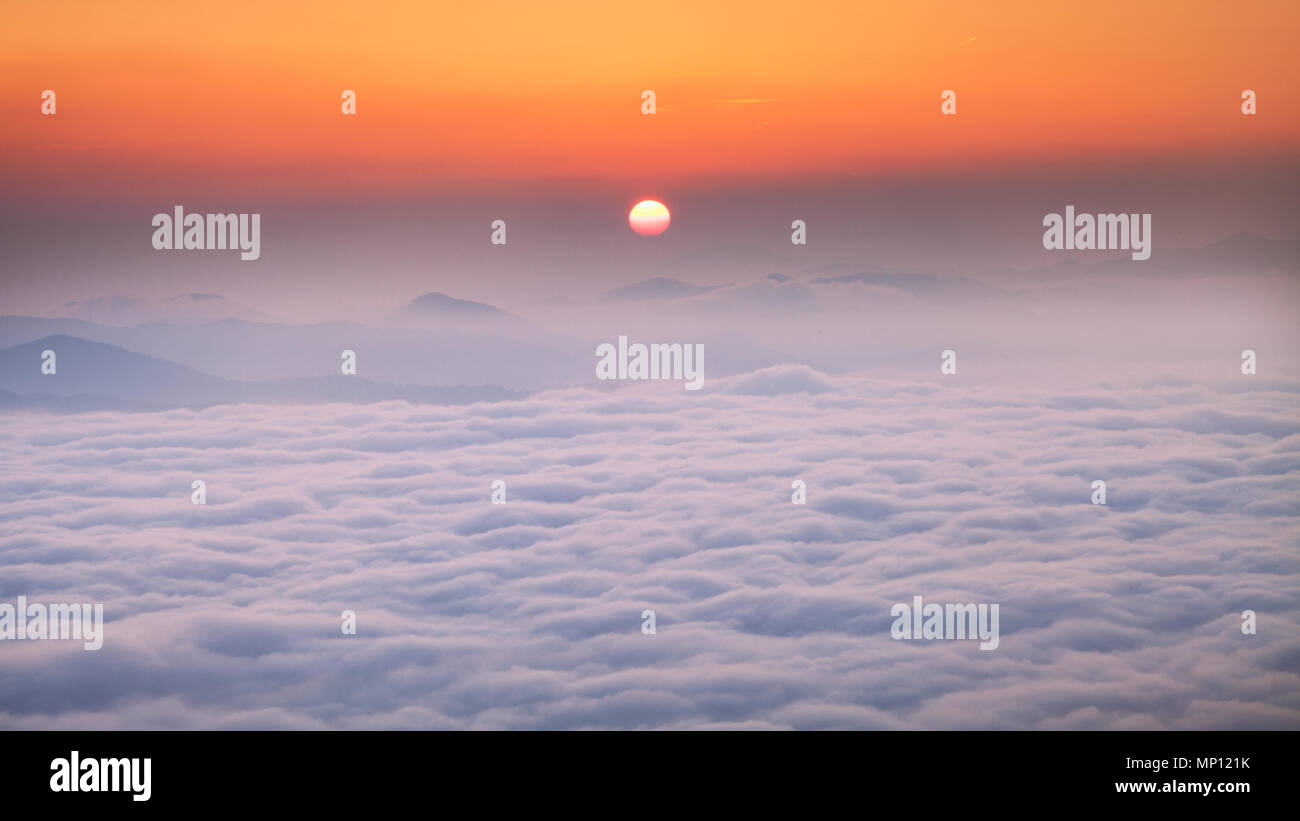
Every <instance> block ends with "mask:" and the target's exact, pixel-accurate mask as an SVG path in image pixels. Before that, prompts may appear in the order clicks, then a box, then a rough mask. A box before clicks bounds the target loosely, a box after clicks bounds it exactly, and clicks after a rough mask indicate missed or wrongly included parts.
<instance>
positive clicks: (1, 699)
mask: <svg viewBox="0 0 1300 821" xmlns="http://www.w3.org/2000/svg"><path fill="white" fill-rule="evenodd" d="M936 370H937V366H936ZM1298 405H1300V381H1294V380H1286V379H1272V380H1270V379H1267V378H1265V377H1263V376H1260V377H1242V376H1237V377H1236V378H1235V379H1226V380H1223V381H1221V382H1217V383H1214V382H1204V381H1193V380H1182V379H1148V380H1145V381H1144V380H1136V381H1132V382H1130V383H1126V384H1123V385H1118V384H1111V385H1097V384H1094V385H1091V386H1089V387H1087V388H1086V389H1085V388H1073V389H1059V390H1058V389H1050V388H1046V387H1035V386H1033V385H1032V384H1030V385H1026V386H1024V387H1020V388H1010V387H998V388H990V387H989V385H987V384H975V383H974V382H971V381H961V382H958V381H956V380H953V381H952V382H950V383H944V382H941V381H939V380H938V377H937V375H936V377H935V379H931V380H929V381H924V382H922V381H906V380H900V381H879V380H867V379H862V378H856V377H852V376H830V375H827V374H823V373H820V372H817V371H814V370H812V369H810V368H806V367H798V366H778V367H773V368H767V369H764V370H761V371H758V372H755V373H748V374H742V375H738V376H733V377H728V378H726V379H714V380H711V381H710V382H709V383H708V384H707V386H706V389H705V390H704V391H701V392H698V393H694V392H685V391H683V390H682V389H681V385H680V383H676V382H674V383H665V384H662V385H659V384H654V385H646V384H642V385H631V386H624V387H619V388H615V389H608V388H601V389H595V388H572V389H565V390H554V391H547V392H541V393H537V394H534V395H532V396H530V397H528V398H525V399H522V400H519V401H509V402H498V403H480V404H475V405H471V406H468V407H464V406H459V407H445V406H438V405H415V404H409V403H406V402H385V403H377V404H370V405H347V404H323V405H310V406H306V405H299V406H266V405H249V404H243V405H219V406H215V407H210V408H207V409H203V410H173V411H164V412H149V413H121V412H86V413H78V414H49V413H43V412H26V411H24V412H12V413H6V414H5V415H4V416H3V421H4V424H3V426H0V601H6V602H13V601H14V600H15V599H16V597H18V596H19V595H25V596H27V597H28V598H29V599H30V600H33V601H46V602H65V601H66V602H74V601H82V602H102V603H104V605H105V607H104V612H105V618H106V625H105V639H104V645H103V649H102V650H99V651H98V652H85V651H83V650H82V649H81V644H80V643H79V642H66V641H64V642H61V641H4V642H0V727H3V728H6V729H22V728H39V729H48V728H66V729H80V728H141V729H143V728H484V729H489V728H701V727H713V728H813V729H818V728H846V729H849V728H861V729H870V728H883V729H893V728H917V729H921V728H936V729H937V728H956V729H961V728H989V727H991V728H1044V729H1050V728H1075V729H1100V728H1117V729H1148V728H1151V729H1155V728H1184V729H1185V728H1212V729H1228V728H1243V729H1245V728H1252V729H1277V728H1292V729H1300V552H1298V551H1297V547H1298V546H1300V415H1298V414H1297V407H1298ZM194 479H202V480H204V481H205V482H206V484H207V504H206V505H205V506H199V505H193V504H191V501H190V494H191V489H190V488H191V482H192V481H193V480H194ZM495 479H502V480H504V481H505V482H506V483H507V493H508V502H507V503H506V504H504V505H492V504H490V503H489V497H490V492H491V491H490V485H491V482H492V481H493V480H495ZM795 479H802V480H804V481H805V482H806V483H807V488H808V503H807V505H806V506H799V505H794V504H791V500H790V494H791V489H790V485H791V482H792V481H793V480H795ZM1094 479H1104V480H1106V482H1107V485H1108V488H1107V496H1108V499H1107V501H1108V504H1107V505H1106V506H1104V507H1103V506H1099V505H1093V504H1091V503H1090V497H1091V493H1092V490H1091V483H1092V481H1093V480H1094ZM917 594H919V595H922V596H923V597H924V598H925V600H926V601H927V602H995V603H999V604H1000V607H1001V619H1000V625H1001V639H1000V645H999V647H998V649H997V650H995V651H981V650H980V649H979V647H978V643H977V642H972V641H895V640H893V639H891V637H890V630H889V628H890V624H891V622H892V618H891V617H890V607H891V605H892V604H893V603H895V602H905V603H910V602H911V600H912V596H913V595H917ZM645 609H653V610H655V611H656V613H657V623H658V624H657V628H658V629H657V634H655V635H644V634H643V633H642V631H641V623H642V621H641V613H642V611H643V610H645ZM1246 609H1251V610H1254V611H1256V613H1257V614H1258V634H1257V635H1253V636H1247V635H1243V633H1242V631H1241V611H1243V610H1246ZM344 610H354V611H356V613H357V620H358V635H356V636H344V635H342V632H341V630H340V625H341V619H340V614H341V612H342V611H344Z"/></svg>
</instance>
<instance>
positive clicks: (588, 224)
mask: <svg viewBox="0 0 1300 821" xmlns="http://www.w3.org/2000/svg"><path fill="white" fill-rule="evenodd" d="M295 5H297V4H289V3H280V2H265V1H264V0H256V1H255V2H243V0H235V1H234V2H229V3H224V4H222V5H221V6H219V7H206V8H191V7H187V6H184V5H180V4H174V3H171V2H131V3H125V4H113V5H111V6H109V5H105V4H102V3H97V2H85V3H60V4H57V5H56V6H49V5H46V4H42V5H40V6H30V5H29V6H23V7H17V8H13V9H11V10H8V11H7V15H8V20H7V23H6V26H5V27H4V29H3V31H0V121H3V123H4V128H3V129H2V130H0V192H3V202H4V205H3V209H4V213H3V215H2V216H4V217H5V219H4V222H5V224H6V226H7V228H6V229H0V231H2V232H3V233H0V241H3V246H4V248H5V249H6V250H4V251H0V253H2V254H4V257H5V259H3V260H0V261H3V262H4V267H5V274H4V281H3V286H4V289H5V296H6V297H8V299H9V301H11V302H13V303H16V304H19V305H20V306H21V307H23V308H24V309H25V310H34V309H35V306H36V305H37V303H40V302H41V301H42V300H44V301H45V302H49V301H53V300H57V299H62V298H65V297H66V298H69V299H70V298H76V297H84V296H88V295H92V293H98V294H102V293H112V292H115V291H120V290H123V289H126V288H127V287H128V286H130V285H132V284H133V282H135V281H136V280H133V279H132V278H133V277H144V278H143V279H141V280H139V281H138V282H139V283H140V284H143V285H145V286H146V288H152V287H153V283H152V282H151V281H149V279H148V274H147V272H148V271H149V270H150V269H156V268H158V267H159V266H161V265H163V264H164V263H163V261H162V260H159V259H154V258H153V257H151V256H149V255H148V254H147V251H148V246H147V245H144V244H141V242H140V241H139V237H140V236H146V237H147V234H141V233H140V230H139V229H138V225H139V224H140V222H141V221H142V220H143V221H144V223H145V224H146V225H147V223H148V219H149V216H150V215H152V214H153V213H156V212H158V211H162V210H170V208H171V206H172V205H173V204H175V203H182V204H185V205H186V206H187V207H188V208H191V209H192V210H202V211H211V210H235V211H241V212H245V211H247V212H251V211H261V212H264V213H268V214H275V213H276V210H277V207H279V208H281V209H282V211H283V216H282V217H281V218H279V219H278V220H276V219H274V218H272V217H268V218H267V224H266V228H265V229H264V231H266V232H268V234H269V235H268V236H267V237H265V239H264V246H265V247H266V250H265V254H266V256H265V258H264V259H265V261H264V262H263V263H262V264H261V265H260V266H259V268H258V276H259V277H262V278H266V277H267V276H268V272H271V273H273V274H274V282H273V283H270V284H268V286H267V287H268V288H270V289H271V290H272V291H274V290H275V289H276V288H277V287H279V288H281V289H282V290H284V291H285V292H286V293H287V292H292V291H297V292H301V291H302V290H303V289H304V287H305V286H306V285H307V283H308V274H306V273H303V272H304V271H306V270H308V269H310V271H311V274H310V277H311V282H312V283H319V282H320V281H321V278H322V277H324V278H325V279H326V280H328V279H331V278H333V279H337V280H338V281H339V282H340V283H344V284H346V282H347V281H349V280H348V277H350V276H352V275H353V274H354V273H355V265H356V264H357V260H361V261H364V263H365V264H366V265H367V266H368V267H369V268H370V269H371V270H370V271H369V274H370V275H372V276H374V275H384V272H389V271H391V272H398V271H400V269H403V268H411V269H413V270H416V271H417V272H419V277H405V278H404V277H402V276H401V275H400V274H399V273H394V274H393V276H394V277H395V279H393V288H392V290H393V291H394V293H395V295H396V296H397V297H401V298H409V297H410V296H413V295H414V294H415V293H419V292H422V291H427V290H434V289H439V290H447V291H453V292H456V291H459V292H460V293H459V294H458V295H461V294H463V295H466V296H471V297H475V298H481V299H487V300H489V301H490V299H491V297H492V295H493V293H494V292H496V291H499V290H501V289H502V288H503V287H509V288H511V289H514V288H516V287H517V286H520V285H526V286H527V287H526V288H525V290H530V289H531V295H534V296H537V297H543V296H545V295H546V294H548V293H553V292H565V290H566V288H574V287H585V286H586V285H588V284H592V283H594V282H595V281H597V280H598V281H599V283H600V284H602V285H617V284H622V283H623V282H626V281H630V280H631V279H635V278H637V277H639V276H641V275H644V274H645V273H647V271H649V273H653V270H650V269H653V268H654V267H655V266H657V265H659V264H660V263H661V262H662V259H661V257H662V258H672V257H676V256H679V255H682V254H692V253H699V252H700V251H701V250H703V249H709V248H714V249H716V248H718V247H726V246H727V244H728V243H736V242H740V243H762V242H771V243H776V242H778V241H780V240H782V239H783V238H786V237H788V230H789V229H788V225H789V219H790V215H791V212H792V211H794V210H796V209H799V208H802V209H803V210H802V211H801V212H799V213H798V216H804V215H805V214H810V213H811V214H813V215H814V217H815V218H816V219H817V220H819V221H818V222H817V223H816V224H814V225H813V232H812V238H813V240H814V245H816V241H818V240H820V241H822V242H831V243H834V244H833V245H822V246H821V247H820V248H817V249H811V250H812V253H820V254H823V255H824V257H823V259H824V260H830V259H845V258H852V259H855V260H860V261H862V262H882V263H888V264H899V265H902V264H913V265H927V264H928V265H955V264H958V263H963V264H970V262H971V261H972V260H977V261H986V262H988V263H989V264H994V263H1002V262H1017V261H1023V260H1022V258H1021V257H1022V256H1023V252H1025V251H1033V250H1034V246H1035V245H1036V244H1037V236H1038V228H1037V222H1038V219H1040V218H1041V214H1042V213H1044V212H1045V210H1056V209H1060V208H1061V207H1063V206H1064V204H1066V202H1069V201H1072V200H1077V199H1086V197H1087V196H1088V194H1089V193H1090V192H1095V193H1096V196H1095V207H1097V208H1099V209H1106V210H1129V211H1137V210H1151V208H1155V207H1162V204H1165V203H1167V206H1168V207H1167V208H1166V209H1165V210H1164V212H1163V213H1162V214H1161V215H1160V216H1159V217H1158V219H1157V224H1158V225H1160V226H1161V230H1160V232H1159V234H1158V235H1157V239H1156V243H1157V246H1158V247H1159V246H1160V245H1162V244H1165V245H1168V244H1175V245H1179V244H1181V245H1195V244H1204V243H1206V242H1210V241H1213V240H1216V239H1219V238H1221V237H1223V236H1226V235H1228V234H1231V233H1235V232H1236V231H1240V230H1254V231H1256V232H1258V233H1264V234H1270V235H1274V236H1283V235H1290V234H1291V233H1292V232H1293V231H1294V227H1295V221H1294V214H1295V205H1296V199H1295V195H1294V189H1295V185H1294V181H1295V179H1296V177H1297V169H1298V168H1300V163H1297V156H1296V150H1295V147H1296V145H1297V135H1298V133H1300V116H1298V114H1297V112H1298V111H1300V106H1298V105H1297V102H1298V100H1297V91H1296V89H1297V82H1296V80H1297V71H1296V67H1295V61H1294V59H1292V57H1291V49H1292V47H1293V43H1294V39H1295V34H1296V31H1297V21H1298V19H1300V11H1297V7H1296V5H1295V4H1294V3H1290V2H1276V3H1273V2H1258V3H1247V4H1232V5H1227V4H1221V3H1205V2H1192V3H1188V2H1181V1H1180V2H1148V3H1142V4H1140V8H1139V7H1135V4H1132V3H1130V2H1098V3H1088V4H1064V3H1043V2H1007V3H999V4H996V5H995V6H994V7H992V8H990V7H986V5H984V4H982V5H981V6H980V7H976V6H974V5H972V4H965V3H927V4H902V5H901V6H900V4H893V3H889V4H883V3H882V4H875V3H870V4H868V3H861V2H846V3H828V2H815V3H804V4H795V5H793V6H792V5H791V4H788V3H774V2H752V1H751V0H747V1H746V2H735V3H732V2H716V3H707V4H703V5H701V4H699V3H693V2H692V3H671V2H670V3H658V4H654V5H646V4H626V5H623V6H616V5H611V4H608V3H604V2H591V3H565V4H564V10H563V11H562V12H561V11H558V10H557V9H555V8H554V7H552V6H549V5H538V4H531V3H517V2H513V3H490V2H489V3H473V4H451V3H442V4H430V3H422V2H411V3H385V4H375V5H374V6H372V7H367V8H366V9H365V10H364V12H362V11H358V10H357V9H356V7H355V5H354V4H351V3H335V2H320V3H313V4H312V5H311V7H310V11H307V12H304V11H302V10H301V9H300V8H295ZM46 88H51V89H54V90H56V92H57V93H58V106H59V109H58V114H57V116H54V117H47V116H42V115H41V114H40V111H39V105H40V92H41V91H42V90H43V89H46ZM345 88H348V89H354V90H355V91H356V92H357V94H358V115H357V116H356V117H344V116H342V115H341V114H340V112H339V103H340V98H339V95H340V92H341V91H342V90H343V89H345ZM646 88H650V89H654V90H655V91H656V92H657V94H658V107H659V108H658V114H656V115H655V116H653V117H648V116H644V115H642V114H641V113H640V93H641V91H642V90H643V89H646ZM948 88H951V89H954V90H956V91H957V93H958V116H956V117H943V116H940V114H939V95H940V92H941V91H942V90H944V89H948ZM1244 88H1251V89H1254V90H1255V91H1256V92H1257V93H1258V94H1259V114H1258V115H1257V116H1254V117H1244V116H1242V115H1241V113H1240V110H1239V105H1240V102H1239V97H1240V93H1241V90H1242V89H1244ZM1108 193H1118V194H1119V196H1107V194H1108ZM643 197H655V198H659V199H662V200H664V201H665V202H667V203H668V204H669V206H670V207H671V208H673V210H674V215H675V219H674V226H673V229H672V230H670V231H669V233H668V234H666V235H665V236H664V237H663V238H661V239H660V240H659V243H660V244H659V245H658V246H657V247H656V248H655V252H654V253H655V254H658V256H656V257H655V258H654V259H650V260H646V259H642V258H640V257H638V256H636V253H644V252H645V251H646V250H647V249H648V247H647V246H645V245H642V246H634V245H627V244H626V242H627V240H628V238H627V237H624V236H621V235H620V236H618V237H617V238H616V239H608V238H607V237H606V232H611V233H612V232H620V231H621V232H626V226H625V224H624V222H623V219H624V214H625V213H626V208H627V206H629V205H630V204H631V203H633V202H635V201H637V200H638V199H641V198H643ZM954 198H955V200H956V202H953V201H952V200H953V199H954ZM1143 200H1145V202H1144V201H1143ZM1151 202H1155V203H1156V205H1151V204H1150V203H1151ZM828 203H829V204H830V205H828ZM1079 204H1080V206H1081V207H1092V206H1090V205H1089V204H1088V203H1087V202H1080V203H1079ZM309 206H310V207H309ZM399 206H400V207H401V208H404V209H405V211H404V213H405V214H406V216H405V217H399V218H398V223H395V222H394V220H393V218H392V212H393V210H394V208H395V207H399ZM683 209H684V211H685V213H683ZM309 212H310V213H309ZM814 212H815V213H814ZM497 216H501V217H504V218H507V219H508V220H510V223H511V226H512V231H513V232H515V233H514V234H513V235H512V236H518V237H520V239H521V241H522V240H523V238H525V237H528V236H529V232H530V231H531V232H532V233H533V234H534V235H535V239H536V241H535V242H532V243H531V244H530V245H529V246H528V248H527V249H526V250H525V249H524V248H523V247H518V246H515V245H512V246H511V249H510V250H509V251H508V252H505V253H514V254H517V255H518V257H517V259H514V260H513V261H512V262H511V264H509V265H507V266H505V267H504V268H503V267H502V266H501V265H500V262H501V260H502V257H503V255H498V256H497V257H496V258H494V259H492V261H491V262H490V263H487V262H483V261H482V260H480V259H478V258H477V255H478V251H475V252H472V253H470V252H466V251H464V250H463V249H462V248H460V245H466V244H468V243H470V240H468V239H466V240H462V239H461V237H463V236H465V235H470V236H472V244H473V246H474V248H478V246H479V245H482V246H483V248H482V249H479V250H480V251H481V250H487V244H486V240H485V239H483V237H484V236H485V230H484V228H483V225H482V221H483V220H485V219H492V218H495V217H497ZM686 216H689V217H691V219H689V220H687V219H683V218H682V217H686ZM403 219H405V220H407V221H408V222H409V223H410V224H409V225H405V226H403V225H400V223H401V220H403ZM457 220H460V221H459V222H458V221H457ZM868 221H870V223H871V225H869V226H868V225H865V223H867V222H868ZM323 224H332V225H335V226H341V228H338V230H339V231H342V234H335V236H336V237H337V236H347V242H346V244H344V245H342V246H337V245H331V244H330V240H329V239H328V238H326V237H324V236H322V234H321V232H320V231H319V230H318V229H319V227H320V226H321V225H323ZM918 224H920V226H921V227H920V228H918V227H917V225H918ZM395 226H396V227H395ZM578 226H581V227H582V232H578V233H575V231H576V230H577V228H578ZM1024 226H1028V228H1027V229H1026V230H1023V231H1022V230H1021V228H1022V227H1024ZM403 228H409V229H411V231H413V232H416V233H417V234H418V238H413V237H412V235H411V233H403V230H402V229H403ZM936 230H939V231H943V232H945V233H944V234H943V238H942V239H940V240H938V241H936V240H935V239H934V232H935V231H936ZM277 232H278V233H277ZM349 232H350V235H349ZM864 236H865V237H872V238H873V241H872V242H871V243H862V244H861V245H860V246H855V245H854V241H855V239H857V238H862V237H864ZM430 238H433V239H434V240H435V242H434V244H433V245H432V246H428V245H421V244H420V240H428V239H430ZM578 245H586V246H587V250H588V251H590V253H589V254H588V256H589V257H590V258H583V259H581V260H575V258H574V255H573V254H571V253H569V252H568V250H566V249H571V248H573V247H574V246H578ZM55 246H57V250H56V248H55ZM124 246H129V247H130V248H131V249H135V250H139V251H141V252H144V253H142V254H136V253H134V252H133V253H131V254H126V255H124V254H123V253H121V248H122V247H124ZM611 246H619V250H616V252H615V253H613V254H609V255H606V256H600V255H599V254H597V253H596V252H595V251H594V250H591V249H593V248H600V249H602V253H603V251H604V250H605V249H607V248H608V247H611ZM918 247H920V248H922V249H923V252H922V253H921V254H920V255H919V256H918V257H916V258H912V257H910V256H909V254H911V252H912V250H913V249H916V248H918ZM290 248H294V249H307V250H304V251H301V252H299V251H295V252H293V253H290V252H289V250H288V249H290ZM313 249H314V250H313ZM449 249H450V253H451V256H455V257H456V265H455V268H454V270H453V269H452V268H451V267H450V266H444V267H443V268H438V265H439V263H442V262H445V261H446V260H447V259H448V258H449V255H448V250H449ZM633 249H635V251H634V253H633V254H632V255H629V253H627V252H628V251H632V250H633ZM661 252H662V253H661ZM715 253H716V251H715ZM349 256H355V257H356V258H357V259H353V260H348V259H346V258H347V257H349ZM579 256H581V254H579ZM319 257H325V260H324V265H322V260H321V259H319ZM52 260H57V264H56V263H55V262H53V261H52ZM345 261H346V262H347V263H348V264H349V265H352V266H353V267H352V268H349V269H348V270H344V269H342V268H341V267H338V266H341V265H342V264H343V262H345ZM91 262H93V264H94V265H95V266H97V267H98V269H99V271H98V273H96V274H94V276H93V277H91V276H90V275H88V274H86V273H85V268H86V265H87V264H89V263H91ZM214 264H215V265H221V266H224V265H226V263H225V262H214V261H210V260H195V259H192V258H187V259H185V261H184V262H183V263H181V264H180V265H179V267H180V268H181V269H183V270H180V271H173V272H172V273H171V274H170V276H172V277H173V279H176V278H179V279H185V278H186V277H187V276H188V273H187V271H189V270H190V268H191V267H195V266H196V267H198V268H206V267H208V266H211V265H214ZM177 265H178V262H177V260H175V259H168V260H167V261H166V266H170V267H171V268H176V267H177ZM430 266H432V268H433V270H432V271H430ZM625 266H626V267H625ZM638 266H641V267H638ZM525 268H527V269H528V270H523V269H525ZM643 268H644V270H643ZM323 269H327V270H323ZM228 270H229V274H230V276H231V277H232V278H234V279H236V280H238V279H239V278H241V277H247V276H249V274H250V272H249V271H248V270H247V269H234V268H231V269H228ZM141 271H144V272H146V273H143V274H142V273H141ZM538 271H544V272H546V277H547V280H546V281H545V282H538V281H537V278H536V274H537V272H538ZM611 271H614V272H616V273H614V274H611V273H610V272H611ZM620 272H621V273H620ZM757 273H759V274H762V273H767V271H766V270H764V271H759V272H757ZM158 276H159V277H161V276H162V274H159V275H158ZM417 278H418V279H419V281H416V279H417ZM552 279H553V282H552ZM60 282H63V283H65V285H66V287H64V286H61V285H59V284H58V283H60ZM38 283H39V284H38ZM49 283H54V284H53V285H51V284H49ZM476 285H478V286H487V287H484V288H481V289H480V290H479V291H478V292H476V293H468V291H473V290H474V288H475V286H476ZM198 286H199V289H201V290H202V289H203V288H202V287H201V286H202V283H198ZM159 287H164V285H163V284H159ZM183 287H186V288H188V287H190V286H189V285H184V286H183ZM235 287H236V288H239V287H240V286H239V284H238V282H237V283H236V286H235ZM206 290H218V291H220V290H222V289H221V288H219V287H209V288H207V289H206ZM244 290H245V292H246V293H245V296H247V295H248V293H247V292H248V291H249V289H247V288H245V289H244ZM331 294H332V295H330V296H329V298H328V300H327V301H326V302H325V303H322V304H321V305H319V306H318V308H319V310H328V309H329V305H330V304H334V303H343V302H347V300H345V299H343V298H342V294H341V292H339V291H334V292H331ZM281 307H282V306H281Z"/></svg>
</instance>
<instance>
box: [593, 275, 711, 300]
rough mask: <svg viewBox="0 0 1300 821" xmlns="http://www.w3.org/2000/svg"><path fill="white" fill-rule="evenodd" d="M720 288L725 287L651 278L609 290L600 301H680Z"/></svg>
mask: <svg viewBox="0 0 1300 821" xmlns="http://www.w3.org/2000/svg"><path fill="white" fill-rule="evenodd" d="M722 287H725V286H722V285H710V286H705V285H692V284H691V283H689V282H682V281H681V280H680V279H672V278H671V277H651V278H650V279H643V280H641V281H640V282H633V283H632V284H631V285H623V286H621V287H618V288H611V289H610V290H608V291H605V292H604V293H603V294H601V295H600V297H601V299H604V300H609V301H632V300H641V299H681V298H682V297H688V296H697V295H699V294H707V293H708V292H709V291H714V290H717V289H718V288H722Z"/></svg>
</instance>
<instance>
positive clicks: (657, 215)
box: [627, 200, 671, 237]
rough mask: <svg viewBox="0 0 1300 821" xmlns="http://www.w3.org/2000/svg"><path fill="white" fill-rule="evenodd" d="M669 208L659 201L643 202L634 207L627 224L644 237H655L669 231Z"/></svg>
mask: <svg viewBox="0 0 1300 821" xmlns="http://www.w3.org/2000/svg"><path fill="white" fill-rule="evenodd" d="M669 219H671V218H670V217H669V215H668V207H667V206H666V205H664V204H663V203H662V202H659V201H658V200H641V201H640V202H638V203H637V204H636V205H634V206H632V210H631V211H630V212H629V213H628V215H627V224H628V225H630V226H632V230H633V231H636V232H637V233H638V234H640V235H641V236H643V237H653V236H655V235H656V234H662V233H663V232H664V231H667V230H668V221H669Z"/></svg>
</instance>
